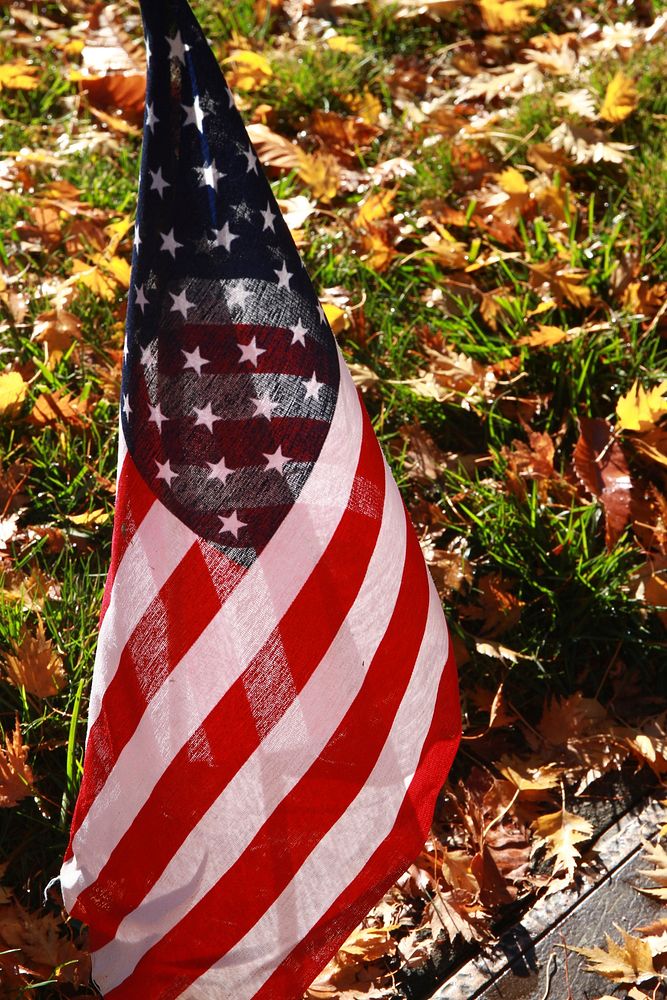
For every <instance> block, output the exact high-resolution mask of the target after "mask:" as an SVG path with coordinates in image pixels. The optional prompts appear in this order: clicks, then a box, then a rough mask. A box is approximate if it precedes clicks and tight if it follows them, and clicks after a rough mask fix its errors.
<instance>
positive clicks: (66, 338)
mask: <svg viewBox="0 0 667 1000" xmlns="http://www.w3.org/2000/svg"><path fill="white" fill-rule="evenodd" d="M32 339H33V340H34V341H36V343H38V344H45V345H46V351H47V360H48V362H49V363H50V365H51V366H53V365H54V364H57V363H58V361H59V360H60V358H61V357H62V356H63V354H65V353H66V352H67V351H68V350H69V349H70V347H71V346H72V344H73V343H74V342H75V341H79V340H81V320H80V319H79V318H78V316H75V315H74V314H73V313H70V312H67V311H66V310H64V309H52V310H51V311H50V312H44V313H41V314H40V315H39V316H38V317H37V318H36V319H35V326H34V329H33V334H32Z"/></svg>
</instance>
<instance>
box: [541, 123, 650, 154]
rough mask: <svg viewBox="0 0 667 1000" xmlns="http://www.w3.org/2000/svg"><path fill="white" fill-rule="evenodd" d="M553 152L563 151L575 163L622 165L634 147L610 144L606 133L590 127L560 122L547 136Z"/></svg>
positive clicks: (619, 143) (622, 143) (623, 144)
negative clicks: (602, 162) (604, 162)
mask: <svg viewBox="0 0 667 1000" xmlns="http://www.w3.org/2000/svg"><path fill="white" fill-rule="evenodd" d="M547 142H548V143H549V144H550V145H551V147H552V148H553V149H555V150H559V149H562V150H564V151H565V152H566V153H567V154H568V156H570V158H571V159H573V160H574V161H575V163H600V162H601V161H603V160H604V161H606V162H607V163H622V162H623V160H624V159H625V158H626V156H627V154H628V153H629V152H630V151H631V150H633V149H634V148H635V147H634V146H631V145H628V143H626V142H610V141H609V139H608V138H607V135H606V133H604V132H603V131H602V130H601V129H596V128H593V127H592V126H590V125H573V124H571V123H568V122H561V124H560V125H558V126H556V128H555V129H554V130H553V132H551V133H550V134H549V135H548V136H547Z"/></svg>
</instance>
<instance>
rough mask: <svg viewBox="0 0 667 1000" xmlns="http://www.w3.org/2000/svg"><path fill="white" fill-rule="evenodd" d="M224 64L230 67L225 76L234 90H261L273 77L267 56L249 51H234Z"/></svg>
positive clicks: (224, 60)
mask: <svg viewBox="0 0 667 1000" xmlns="http://www.w3.org/2000/svg"><path fill="white" fill-rule="evenodd" d="M222 62H223V65H224V66H227V67H229V68H228V69H226V70H225V75H226V77H227V82H228V84H229V86H230V87H231V89H232V90H246V91H252V90H259V88H260V87H263V86H264V84H265V83H266V82H267V80H270V79H271V77H272V76H273V70H272V68H271V63H270V62H269V60H268V59H267V58H266V56H263V55H261V53H259V52H252V51H250V50H249V49H234V50H233V51H232V52H230V53H229V55H228V56H227V58H226V59H223V61H222Z"/></svg>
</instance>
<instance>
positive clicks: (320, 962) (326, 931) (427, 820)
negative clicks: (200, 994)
mask: <svg viewBox="0 0 667 1000" xmlns="http://www.w3.org/2000/svg"><path fill="white" fill-rule="evenodd" d="M460 718H461V716H460V710H459V692H458V681H457V675H456V664H455V663H454V657H453V654H452V652H451V647H450V653H449V657H448V659H447V664H446V666H445V669H444V672H443V675H442V679H441V681H440V686H439V690H438V697H437V700H436V705H435V712H434V715H433V719H432V722H431V726H430V729H429V732H428V735H427V737H426V741H425V743H424V747H423V749H422V753H421V756H420V760H419V765H418V767H417V771H416V774H415V777H414V778H413V780H412V782H411V784H410V787H409V788H408V791H407V794H406V796H405V799H404V800H403V804H402V806H401V808H400V810H399V812H398V816H397V818H396V822H395V823H394V826H393V829H392V831H391V833H390V834H389V836H388V837H386V838H385V840H383V841H382V843H381V844H380V846H379V847H378V848H377V849H376V851H375V853H374V854H373V856H372V857H371V858H370V860H369V861H368V863H367V864H366V865H365V866H364V868H363V869H362V871H361V872H360V873H359V875H357V877H356V878H355V879H354V881H353V882H351V883H350V885H349V886H348V887H347V888H346V889H345V891H344V892H342V893H341V894H340V896H339V897H338V899H337V900H336V901H335V902H334V903H333V905H332V906H331V907H330V908H329V909H328V910H327V912H326V913H325V914H324V916H323V917H322V918H321V919H320V920H319V921H318V922H317V924H316V925H315V926H314V927H313V929H312V930H311V932H310V933H309V934H308V935H307V936H306V937H305V938H304V939H303V940H302V941H301V942H300V943H299V944H298V945H297V947H296V948H295V949H294V950H293V951H292V952H291V954H290V955H289V956H288V957H287V958H286V959H285V961H284V962H283V963H282V964H281V965H280V966H279V967H278V968H277V969H276V971H275V972H274V973H273V975H272V976H271V977H270V979H268V980H267V981H266V983H265V984H264V986H263V987H262V988H261V989H260V990H259V991H258V992H257V993H256V994H255V995H254V998H253V1000H300V998H301V997H302V995H303V993H304V991H305V990H307V989H308V987H309V986H310V984H311V983H312V982H313V980H314V979H315V977H316V976H317V974H318V973H319V972H320V971H321V970H322V969H323V968H324V966H325V965H326V964H327V962H329V961H330V959H331V958H332V957H333V956H334V955H335V954H336V952H337V951H338V949H339V948H340V946H341V945H342V944H343V942H344V941H345V939H346V938H347V937H348V935H349V934H350V933H351V932H352V931H353V930H354V928H355V927H356V926H357V924H358V923H359V921H360V920H363V918H364V917H365V916H366V915H367V914H368V912H369V910H371V909H372V907H373V906H374V905H375V904H376V903H377V901H378V900H379V899H381V898H382V896H383V895H384V894H385V892H387V890H388V889H390V888H391V886H392V885H393V884H394V883H395V882H396V880H397V879H398V878H399V877H400V876H401V875H402V874H403V872H404V871H405V870H406V869H407V868H408V866H409V865H410V864H411V863H412V861H413V860H414V858H415V857H416V856H417V854H418V853H419V851H420V850H421V848H422V845H423V844H424V841H425V840H426V837H427V835H428V831H429V828H430V825H431V820H432V818H433V810H434V808H435V801H436V799H437V797H438V793H439V792H440V789H441V787H442V785H443V783H444V780H445V777H446V776H447V773H448V772H449V769H450V767H451V764H452V761H453V759H454V755H455V754H456V750H457V748H458V745H459V741H460V739H461V726H460ZM251 891H252V887H251ZM314 891H316V888H315V889H314ZM119 996H120V994H119ZM123 996H125V994H123ZM128 996H129V994H128ZM161 1000H162V998H161ZM245 1000H251V998H249V997H247V998H245Z"/></svg>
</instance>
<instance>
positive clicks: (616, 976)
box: [568, 931, 656, 983]
mask: <svg viewBox="0 0 667 1000" xmlns="http://www.w3.org/2000/svg"><path fill="white" fill-rule="evenodd" d="M622 933H623V944H622V945H621V944H618V943H617V942H616V941H614V940H613V939H612V938H610V937H609V935H608V934H605V940H606V942H607V949H606V951H605V949H604V948H576V947H574V945H568V948H569V949H570V951H576V952H577V953H578V954H579V955H583V956H584V957H585V958H587V959H588V962H589V964H588V965H587V967H586V971H587V972H594V973H595V974H596V975H598V976H604V978H605V979H611V980H612V982H614V983H635V982H638V983H642V982H644V980H646V979H652V978H653V977H654V976H655V975H656V969H655V966H654V965H653V956H652V955H651V949H650V947H649V946H648V944H647V943H646V941H643V940H642V939H641V938H638V937H633V936H632V935H631V934H628V933H626V932H625V931H623V932H622Z"/></svg>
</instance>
